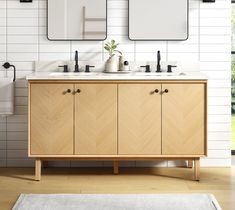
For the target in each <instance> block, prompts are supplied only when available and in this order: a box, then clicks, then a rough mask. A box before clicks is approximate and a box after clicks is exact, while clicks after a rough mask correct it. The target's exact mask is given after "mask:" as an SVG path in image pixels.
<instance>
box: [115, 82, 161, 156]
mask: <svg viewBox="0 0 235 210" xmlns="http://www.w3.org/2000/svg"><path fill="white" fill-rule="evenodd" d="M156 89H157V90H158V91H159V92H158V93H156V92H154V91H155V90H156ZM160 91H161V85H160V84H120V85H119V88H118V93H119V94H118V116H119V118H118V154H121V155H124V154H126V155H158V154H161V95H160Z"/></svg>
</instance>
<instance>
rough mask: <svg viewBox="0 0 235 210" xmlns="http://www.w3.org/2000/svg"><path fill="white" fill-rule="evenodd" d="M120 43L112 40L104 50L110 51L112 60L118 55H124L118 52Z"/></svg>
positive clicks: (106, 44)
mask: <svg viewBox="0 0 235 210" xmlns="http://www.w3.org/2000/svg"><path fill="white" fill-rule="evenodd" d="M118 45H119V44H118V43H116V41H115V40H111V41H110V42H106V43H105V46H104V49H105V50H107V51H108V53H109V56H110V58H111V57H113V56H114V55H116V54H117V53H118V54H120V55H122V53H121V52H120V51H119V50H117V47H118Z"/></svg>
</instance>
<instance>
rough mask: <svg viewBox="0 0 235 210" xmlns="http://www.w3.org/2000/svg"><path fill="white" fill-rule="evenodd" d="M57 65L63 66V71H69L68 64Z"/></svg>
mask: <svg viewBox="0 0 235 210" xmlns="http://www.w3.org/2000/svg"><path fill="white" fill-rule="evenodd" d="M58 67H63V68H64V72H69V70H68V65H63V66H58Z"/></svg>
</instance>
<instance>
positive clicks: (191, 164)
mask: <svg viewBox="0 0 235 210" xmlns="http://www.w3.org/2000/svg"><path fill="white" fill-rule="evenodd" d="M192 167H193V160H188V168H192Z"/></svg>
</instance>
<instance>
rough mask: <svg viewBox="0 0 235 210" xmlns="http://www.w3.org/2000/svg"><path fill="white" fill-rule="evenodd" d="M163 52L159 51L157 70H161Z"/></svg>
mask: <svg viewBox="0 0 235 210" xmlns="http://www.w3.org/2000/svg"><path fill="white" fill-rule="evenodd" d="M160 62H161V52H160V51H157V71H156V72H161V64H160Z"/></svg>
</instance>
